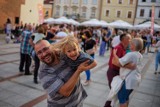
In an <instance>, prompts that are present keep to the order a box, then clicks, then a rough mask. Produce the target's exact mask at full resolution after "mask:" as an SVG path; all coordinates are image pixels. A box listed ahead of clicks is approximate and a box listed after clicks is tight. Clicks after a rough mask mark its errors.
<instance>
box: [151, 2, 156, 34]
mask: <svg viewBox="0 0 160 107" xmlns="http://www.w3.org/2000/svg"><path fill="white" fill-rule="evenodd" d="M154 14H155V10H154V5H152V17H151V35H152V36H153V33H154Z"/></svg>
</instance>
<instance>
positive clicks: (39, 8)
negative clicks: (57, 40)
mask: <svg viewBox="0 0 160 107" xmlns="http://www.w3.org/2000/svg"><path fill="white" fill-rule="evenodd" d="M38 15H39V19H38V22H39V24H42V23H43V22H44V16H43V5H42V4H38Z"/></svg>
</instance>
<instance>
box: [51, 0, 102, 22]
mask: <svg viewBox="0 0 160 107" xmlns="http://www.w3.org/2000/svg"><path fill="white" fill-rule="evenodd" d="M101 1H102V0H54V8H53V17H54V18H58V17H61V16H66V17H69V18H73V19H77V20H79V21H84V20H89V19H93V18H96V19H99V11H100V3H101Z"/></svg>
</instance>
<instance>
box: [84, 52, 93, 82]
mask: <svg viewBox="0 0 160 107" xmlns="http://www.w3.org/2000/svg"><path fill="white" fill-rule="evenodd" d="M91 57H92V58H93V59H94V54H93V55H91ZM85 73H86V76H87V79H86V80H90V77H91V72H90V70H86V71H85Z"/></svg>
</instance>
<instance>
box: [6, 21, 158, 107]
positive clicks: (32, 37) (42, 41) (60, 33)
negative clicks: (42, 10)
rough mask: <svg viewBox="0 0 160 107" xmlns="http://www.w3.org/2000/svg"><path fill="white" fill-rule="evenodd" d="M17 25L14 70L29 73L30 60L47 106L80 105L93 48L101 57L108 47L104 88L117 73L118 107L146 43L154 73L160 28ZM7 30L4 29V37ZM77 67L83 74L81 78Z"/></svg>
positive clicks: (135, 80) (136, 78) (124, 105)
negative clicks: (153, 50)
mask: <svg viewBox="0 0 160 107" xmlns="http://www.w3.org/2000/svg"><path fill="white" fill-rule="evenodd" d="M7 23H10V21H8V22H7ZM7 26H9V25H7ZM6 28H7V27H6ZM8 28H9V27H8ZM20 31H21V33H18V35H15V37H16V40H19V42H20V44H21V45H20V65H19V71H20V72H21V73H24V75H31V71H30V67H31V63H32V59H33V60H34V72H33V73H34V77H33V82H34V83H35V84H38V82H39V81H38V77H39V80H40V82H41V84H42V86H43V88H44V89H45V90H46V92H47V95H48V100H47V102H48V107H82V106H83V101H84V99H85V98H86V97H87V93H86V92H85V90H84V88H83V86H85V85H89V84H90V83H91V70H90V69H92V68H94V67H95V66H96V65H97V63H98V62H96V60H95V59H94V57H95V53H96V52H98V53H99V56H100V57H104V58H105V52H106V51H110V58H109V63H108V65H109V67H108V70H106V77H107V80H106V82H108V86H109V88H110V89H111V90H112V88H113V87H112V86H111V84H112V81H113V80H114V78H115V77H117V76H119V77H120V78H122V79H123V83H122V85H121V87H120V88H119V90H118V93H117V94H116V96H117V98H118V101H119V103H120V107H128V104H129V96H130V94H131V93H132V92H133V90H134V89H135V88H136V87H137V86H138V84H139V83H140V80H141V71H139V69H138V65H139V62H140V61H141V60H142V56H143V54H148V53H149V52H151V49H150V47H151V46H154V47H155V48H156V59H155V74H158V73H160V72H159V71H158V65H159V63H160V41H159V40H160V32H155V34H154V35H151V34H150V30H149V29H145V30H139V31H136V30H133V31H131V30H120V29H111V28H109V27H105V28H101V27H96V28H94V27H88V28H87V27H76V26H73V25H67V24H64V25H53V26H49V25H48V24H47V23H43V24H41V25H39V26H37V27H35V26H33V25H31V24H26V25H25V27H23V28H22V29H21V30H20ZM11 33H12V32H11V30H8V29H6V34H7V37H9V36H10V35H11ZM7 43H8V42H7ZM98 47H99V50H98ZM83 71H85V73H86V80H85V81H84V82H82V83H81V81H80V74H81V73H82V72H83ZM106 98H107V96H106ZM111 105H113V103H112V100H107V101H106V103H105V104H104V107H111Z"/></svg>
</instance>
